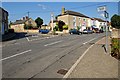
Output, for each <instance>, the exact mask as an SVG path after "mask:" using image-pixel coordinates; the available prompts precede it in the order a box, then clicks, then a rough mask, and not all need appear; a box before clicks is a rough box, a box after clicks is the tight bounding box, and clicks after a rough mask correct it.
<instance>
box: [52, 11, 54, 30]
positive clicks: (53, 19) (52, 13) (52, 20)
mask: <svg viewBox="0 0 120 80" xmlns="http://www.w3.org/2000/svg"><path fill="white" fill-rule="evenodd" d="M53 20H54V14H53V12H52V13H51V27H52V30H51V31H52V32H53V27H54V24H53Z"/></svg>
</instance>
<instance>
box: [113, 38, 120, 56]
mask: <svg viewBox="0 0 120 80" xmlns="http://www.w3.org/2000/svg"><path fill="white" fill-rule="evenodd" d="M111 42H112V44H111V55H112V56H116V57H117V58H120V45H119V39H117V38H113V39H112V40H111Z"/></svg>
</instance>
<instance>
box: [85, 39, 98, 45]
mask: <svg viewBox="0 0 120 80" xmlns="http://www.w3.org/2000/svg"><path fill="white" fill-rule="evenodd" d="M95 39H97V38H93V39H91V40H89V41H87V42H84V43H83V44H87V43H89V42H91V41H93V40H95Z"/></svg>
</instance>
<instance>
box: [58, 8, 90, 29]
mask: <svg viewBox="0 0 120 80" xmlns="http://www.w3.org/2000/svg"><path fill="white" fill-rule="evenodd" d="M57 20H58V21H59V20H61V21H63V22H65V24H66V25H68V30H70V29H73V28H75V29H77V27H79V28H80V30H81V31H82V30H84V29H86V28H90V27H91V24H90V23H89V21H90V20H91V19H90V18H89V17H88V16H86V15H84V14H81V13H79V12H75V11H70V10H66V11H65V8H64V7H63V8H62V11H61V14H60V15H58V16H57Z"/></svg>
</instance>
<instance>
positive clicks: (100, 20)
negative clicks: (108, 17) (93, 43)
mask: <svg viewBox="0 0 120 80" xmlns="http://www.w3.org/2000/svg"><path fill="white" fill-rule="evenodd" d="M94 19H95V20H98V21H100V22H106V21H105V20H102V19H100V18H94Z"/></svg>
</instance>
